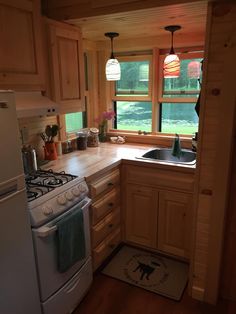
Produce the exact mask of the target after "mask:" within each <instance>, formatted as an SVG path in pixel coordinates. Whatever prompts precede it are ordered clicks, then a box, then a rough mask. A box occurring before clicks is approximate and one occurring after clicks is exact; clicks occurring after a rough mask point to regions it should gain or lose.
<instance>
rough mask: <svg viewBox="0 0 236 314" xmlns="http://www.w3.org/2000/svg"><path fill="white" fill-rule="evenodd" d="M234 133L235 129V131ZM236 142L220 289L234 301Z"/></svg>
mask: <svg viewBox="0 0 236 314" xmlns="http://www.w3.org/2000/svg"><path fill="white" fill-rule="evenodd" d="M235 132H236V129H235ZM235 191H236V141H234V150H233V160H232V177H231V181H230V197H229V205H228V209H227V215H226V226H227V227H226V228H225V243H224V251H223V258H222V265H221V289H220V294H221V296H222V297H223V298H226V299H230V300H233V301H236V245H235V243H236V196H235Z"/></svg>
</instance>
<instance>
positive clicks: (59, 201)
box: [57, 195, 67, 205]
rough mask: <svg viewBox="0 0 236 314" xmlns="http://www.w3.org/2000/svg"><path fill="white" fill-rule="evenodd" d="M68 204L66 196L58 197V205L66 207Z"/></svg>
mask: <svg viewBox="0 0 236 314" xmlns="http://www.w3.org/2000/svg"><path fill="white" fill-rule="evenodd" d="M66 202H67V200H66V198H65V196H64V195H60V196H58V197H57V203H58V204H59V205H65V203H66Z"/></svg>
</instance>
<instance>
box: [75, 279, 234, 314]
mask: <svg viewBox="0 0 236 314" xmlns="http://www.w3.org/2000/svg"><path fill="white" fill-rule="evenodd" d="M187 313H193V314H200V313H201V314H213V313H214V314H235V313H236V303H230V302H227V301H220V302H219V304H218V305H217V306H211V305H207V304H204V303H201V302H198V301H196V300H193V299H191V298H190V297H189V296H188V294H187V291H185V293H184V295H183V298H182V300H181V301H180V302H176V301H172V300H170V299H167V298H165V297H161V296H159V295H157V294H155V293H151V292H148V291H146V290H144V289H141V288H137V287H134V286H131V285H129V284H126V283H124V282H121V281H119V280H116V279H112V278H110V277H107V276H105V275H102V274H97V275H95V276H94V281H93V284H92V287H91V289H90V290H89V292H88V294H87V295H86V296H85V298H84V299H83V301H82V302H81V303H80V305H79V306H78V308H77V309H76V310H75V311H74V312H73V314H187Z"/></svg>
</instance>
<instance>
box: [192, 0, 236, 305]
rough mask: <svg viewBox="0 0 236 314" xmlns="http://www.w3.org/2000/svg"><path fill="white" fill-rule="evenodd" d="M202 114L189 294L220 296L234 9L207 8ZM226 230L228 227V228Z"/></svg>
mask: <svg viewBox="0 0 236 314" xmlns="http://www.w3.org/2000/svg"><path fill="white" fill-rule="evenodd" d="M208 13H209V14H208V25H207V37H206V38H207V41H206V58H205V61H204V69H205V71H206V72H205V73H206V74H205V75H204V78H203V90H202V98H201V111H200V134H199V135H200V142H199V152H200V153H199V154H198V161H197V182H196V186H197V188H196V193H195V195H196V199H195V208H196V212H195V214H196V216H195V218H196V226H195V230H194V234H195V239H194V243H195V247H194V250H193V256H192V260H193V265H192V267H193V278H192V283H191V285H192V295H193V296H194V297H196V298H198V299H201V300H204V301H207V302H209V303H215V302H216V300H217V297H218V288H219V278H220V266H221V253H222V244H223V235H224V218H225V211H226V207H227V201H228V187H229V186H228V182H229V173H230V166H231V157H232V154H231V150H232V138H233V125H234V111H235V97H236V89H235V72H236V65H235V63H234V62H232V60H233V59H234V58H235V55H236V4H235V3H233V2H227V3H226V2H223V3H217V2H214V3H212V4H210V5H209V12H208ZM226 228H227V226H226Z"/></svg>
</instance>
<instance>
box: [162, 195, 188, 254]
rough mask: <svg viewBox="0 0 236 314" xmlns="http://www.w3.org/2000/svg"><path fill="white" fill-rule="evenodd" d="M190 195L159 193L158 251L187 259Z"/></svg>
mask: <svg viewBox="0 0 236 314" xmlns="http://www.w3.org/2000/svg"><path fill="white" fill-rule="evenodd" d="M191 208H192V195H191V194H184V193H180V192H170V191H161V192H159V217H158V249H159V250H162V251H165V252H167V253H171V254H174V255H178V256H181V257H187V258H188V257H189V251H190V239H191V212H192V211H191Z"/></svg>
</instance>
